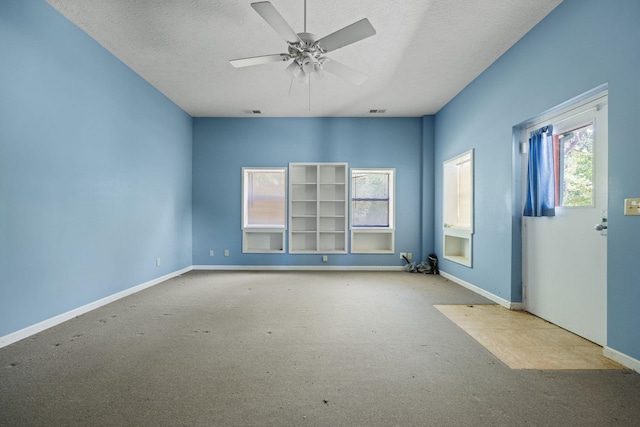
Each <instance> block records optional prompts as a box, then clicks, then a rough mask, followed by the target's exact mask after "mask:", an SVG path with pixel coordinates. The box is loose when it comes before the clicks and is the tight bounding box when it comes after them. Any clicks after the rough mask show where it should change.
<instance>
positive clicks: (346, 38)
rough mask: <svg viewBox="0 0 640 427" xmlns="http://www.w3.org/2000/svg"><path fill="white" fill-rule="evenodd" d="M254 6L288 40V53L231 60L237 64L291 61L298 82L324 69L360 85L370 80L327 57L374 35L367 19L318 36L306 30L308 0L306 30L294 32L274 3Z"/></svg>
mask: <svg viewBox="0 0 640 427" xmlns="http://www.w3.org/2000/svg"><path fill="white" fill-rule="evenodd" d="M251 7H252V8H253V9H254V10H255V11H256V12H258V14H259V15H260V16H262V18H263V19H264V20H265V21H267V23H268V24H269V25H271V27H272V28H273V29H274V30H276V32H277V33H278V34H279V35H280V37H282V38H283V39H284V40H285V41H286V42H287V45H288V52H287V53H276V54H273V55H262V56H254V57H251V58H241V59H233V60H231V61H229V62H230V63H231V65H233V66H234V67H236V68H239V67H249V66H252V65H260V64H269V63H272V62H286V61H289V60H291V64H289V66H288V67H287V72H288V73H289V75H290V76H291V78H292V82H293V79H294V78H296V77H297V78H298V80H299V81H301V82H306V81H307V79H308V78H310V76H311V75H312V74H315V75H316V76H317V77H322V75H323V73H324V72H325V71H326V72H327V73H330V74H333V75H335V76H337V77H340V78H342V79H344V80H346V81H348V82H351V83H353V84H355V85H360V84H362V83H364V81H365V80H366V79H367V76H366V75H365V74H363V73H361V72H359V71H356V70H354V69H353V68H350V67H348V66H346V65H344V64H342V63H340V62H337V61H335V60H332V59H329V58H328V57H327V56H326V54H327V53H329V52H332V51H334V50H337V49H340V48H342V47H345V46H348V45H350V44H352V43H355V42H358V41H360V40H363V39H366V38H367V37H371V36H373V35H374V34H375V33H376V30H375V29H374V28H373V26H372V25H371V23H370V22H369V20H368V19H367V18H364V19H361V20H360V21H357V22H355V23H353V24H351V25H348V26H346V27H344V28H342V29H340V30H338V31H336V32H334V33H331V34H329V35H328V36H324V37H322V38H321V39H317V38H316V36H315V35H314V34H311V33H307V2H306V0H305V2H304V32H302V33H296V32H295V31H293V29H291V26H290V25H289V24H288V23H287V21H285V19H284V18H283V17H282V15H280V13H279V12H278V11H277V10H276V8H275V7H274V6H273V5H272V4H271V2H268V1H261V2H257V3H251Z"/></svg>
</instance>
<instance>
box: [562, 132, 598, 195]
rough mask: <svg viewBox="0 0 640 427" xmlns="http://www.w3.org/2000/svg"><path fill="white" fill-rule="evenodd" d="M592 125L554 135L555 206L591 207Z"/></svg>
mask: <svg viewBox="0 0 640 427" xmlns="http://www.w3.org/2000/svg"><path fill="white" fill-rule="evenodd" d="M593 131H594V129H593V124H588V125H586V126H582V127H580V128H578V129H574V130H572V131H570V132H564V133H563V134H560V135H554V146H555V147H554V148H555V149H556V150H557V155H556V156H555V158H556V164H557V165H558V166H557V167H556V206H571V207H578V206H589V207H591V206H593V165H594V164H593V144H594V132H593Z"/></svg>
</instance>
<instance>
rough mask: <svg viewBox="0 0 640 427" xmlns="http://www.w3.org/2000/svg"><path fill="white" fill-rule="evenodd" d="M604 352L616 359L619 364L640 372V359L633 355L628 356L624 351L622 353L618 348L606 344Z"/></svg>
mask: <svg viewBox="0 0 640 427" xmlns="http://www.w3.org/2000/svg"><path fill="white" fill-rule="evenodd" d="M602 354H603V355H604V356H605V357H608V358H609V359H611V360H615V361H616V362H618V363H619V364H621V365H623V366H626V367H627V368H629V369H633V370H634V371H636V372H638V373H640V360H638V359H634V358H633V357H631V356H627V355H626V354H624V353H620V352H619V351H618V350H614V349H612V348H611V347H607V346H604V347H603V348H602Z"/></svg>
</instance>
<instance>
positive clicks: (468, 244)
mask: <svg viewBox="0 0 640 427" xmlns="http://www.w3.org/2000/svg"><path fill="white" fill-rule="evenodd" d="M443 237H444V242H443V246H444V248H443V252H444V255H443V257H444V259H448V260H450V261H453V262H457V263H458V264H462V265H465V266H467V267H471V253H472V251H471V248H472V242H473V240H472V239H473V233H471V230H468V229H467V230H464V229H459V228H445V229H444V231H443Z"/></svg>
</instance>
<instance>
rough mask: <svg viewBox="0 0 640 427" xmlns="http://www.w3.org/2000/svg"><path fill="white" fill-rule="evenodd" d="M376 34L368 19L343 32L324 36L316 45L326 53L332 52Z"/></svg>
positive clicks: (345, 28)
mask: <svg viewBox="0 0 640 427" xmlns="http://www.w3.org/2000/svg"><path fill="white" fill-rule="evenodd" d="M375 33H376V30H375V28H373V25H371V22H369V20H368V19H367V18H364V19H361V20H360V21H358V22H355V23H353V24H351V25H348V26H346V27H344V28H343V29H341V30H338V31H336V32H335V33H331V34H329V35H328V36H324V37H323V38H321V39H320V40H318V41H317V42H316V43H317V44H318V45H319V46H320V47H321V48H322V50H324V51H325V52H331V51H333V50H336V49H340V48H341V47H345V46H347V45H350V44H351V43H355V42H357V41H360V40H362V39H366V38H367V37H371V36H372V35H374V34H375Z"/></svg>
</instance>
